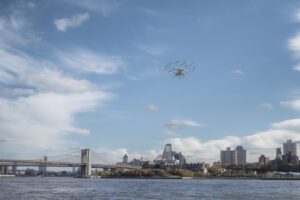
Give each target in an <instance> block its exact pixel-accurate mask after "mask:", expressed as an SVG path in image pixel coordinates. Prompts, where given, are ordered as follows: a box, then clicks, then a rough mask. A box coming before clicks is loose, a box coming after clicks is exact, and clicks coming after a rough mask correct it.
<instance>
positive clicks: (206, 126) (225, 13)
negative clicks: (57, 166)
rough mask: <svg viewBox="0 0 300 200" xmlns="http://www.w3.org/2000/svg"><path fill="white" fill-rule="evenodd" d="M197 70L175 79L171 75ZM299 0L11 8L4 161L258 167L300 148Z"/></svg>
mask: <svg viewBox="0 0 300 200" xmlns="http://www.w3.org/2000/svg"><path fill="white" fill-rule="evenodd" d="M176 60H188V61H190V62H193V63H194V64H195V66H196V70H195V71H193V72H192V73H189V74H188V75H187V76H186V77H185V78H184V79H180V80H178V79H174V78H173V76H172V75H171V74H169V73H167V72H166V71H164V66H165V65H166V64H168V63H169V62H172V61H176ZM299 131H300V3H299V2H296V1H292V0H286V1H280V0H264V1H263V0H249V1H240V0H228V1H217V0H201V1H198V0H197V1H196V0H191V1H189V2H188V3H187V2H186V1H181V0H179V1H172V0H165V1H159V0H153V1H146V0H142V1H140V0H136V1H135V0H133V1H127V0H122V1H121V0H120V1H119V0H86V1H77V0H53V1H46V0H39V1H38V0H36V1H34V0H31V1H30V0H28V1H26V0H16V1H14V0H3V1H1V2H0V156H1V157H2V158H23V159H27V158H28V159H29V158H39V157H42V156H43V155H55V154H60V153H64V152H67V151H70V150H72V149H79V148H85V147H89V148H92V149H93V150H94V151H97V152H98V153H99V154H100V155H102V157H100V158H99V160H101V159H102V160H101V161H103V162H115V161H117V160H120V159H121V157H122V155H123V154H124V153H128V154H129V159H132V158H133V157H140V156H143V157H144V158H146V159H153V158H155V156H156V155H157V154H158V153H160V152H161V151H162V149H163V146H164V144H165V143H166V142H170V143H172V144H173V148H174V149H175V150H178V151H181V152H182V153H183V154H184V155H186V157H187V159H188V160H189V161H206V162H212V161H215V160H218V159H219V151H220V150H221V149H225V148H226V147H227V146H230V147H232V148H235V146H236V145H243V146H244V147H246V148H247V153H248V154H247V155H248V160H249V161H255V160H256V159H257V157H258V156H259V155H260V154H262V153H264V154H266V155H268V156H270V157H271V158H273V157H274V152H275V150H274V148H276V147H281V143H282V142H284V141H285V140H287V139H293V140H300V133H299Z"/></svg>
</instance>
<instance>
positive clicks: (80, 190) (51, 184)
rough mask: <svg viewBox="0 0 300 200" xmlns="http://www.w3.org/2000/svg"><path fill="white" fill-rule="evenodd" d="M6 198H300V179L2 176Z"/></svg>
mask: <svg viewBox="0 0 300 200" xmlns="http://www.w3.org/2000/svg"><path fill="white" fill-rule="evenodd" d="M0 199H1V200H2V199H3V200H23V199H25V200H27V199H28V200H37V199H38V200H44V199H45V200H47V199H55V200H60V199H64V200H76V199H84V200H90V199H91V200H93V199H97V200H98V199H243V200H245V199H251V200H252V199H272V200H276V199H286V200H291V199H300V181H263V180H223V179H206V180H153V179H152V180H136V179H75V178H32V177H29V178H21V177H16V178H0Z"/></svg>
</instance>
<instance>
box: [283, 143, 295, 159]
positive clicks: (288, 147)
mask: <svg viewBox="0 0 300 200" xmlns="http://www.w3.org/2000/svg"><path fill="white" fill-rule="evenodd" d="M289 152H290V153H291V155H292V156H297V143H296V142H293V141H292V140H287V141H286V143H283V155H287V154H288V153H289Z"/></svg>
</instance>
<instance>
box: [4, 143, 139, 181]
mask: <svg viewBox="0 0 300 200" xmlns="http://www.w3.org/2000/svg"><path fill="white" fill-rule="evenodd" d="M80 154H81V157H80V162H71V161H66V160H67V159H64V160H65V161H61V160H60V161H58V160H56V161H55V160H48V158H47V157H46V156H45V157H44V159H37V160H14V159H0V174H8V173H9V170H8V169H9V167H11V169H12V170H11V171H12V173H13V174H14V173H15V172H16V171H17V167H39V169H40V170H42V171H43V172H45V171H46V168H47V167H72V168H78V169H79V176H80V177H90V176H91V174H92V168H94V169H138V168H140V167H139V166H132V165H128V164H104V163H92V159H91V158H92V156H91V155H92V151H91V149H81V151H80ZM94 154H96V153H94ZM43 172H42V173H43Z"/></svg>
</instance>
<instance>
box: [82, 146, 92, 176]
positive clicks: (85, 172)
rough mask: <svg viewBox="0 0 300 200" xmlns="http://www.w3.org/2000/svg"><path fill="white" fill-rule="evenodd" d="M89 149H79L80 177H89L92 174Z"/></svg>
mask: <svg viewBox="0 0 300 200" xmlns="http://www.w3.org/2000/svg"><path fill="white" fill-rule="evenodd" d="M90 153H91V152H90V149H81V168H80V172H81V177H90V176H91V175H92V166H91V154H90Z"/></svg>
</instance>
